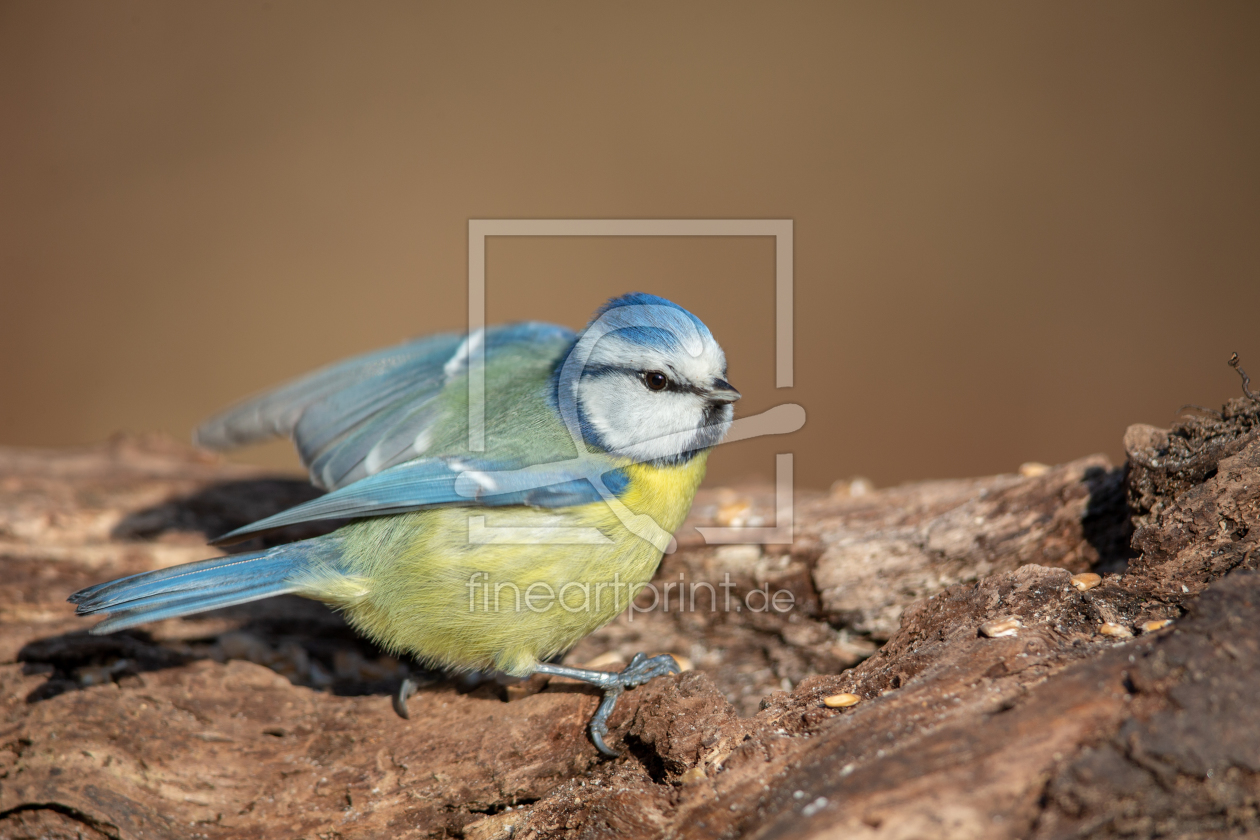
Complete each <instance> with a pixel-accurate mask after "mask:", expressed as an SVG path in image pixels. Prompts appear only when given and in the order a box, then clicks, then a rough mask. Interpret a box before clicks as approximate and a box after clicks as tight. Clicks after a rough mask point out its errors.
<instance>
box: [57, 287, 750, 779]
mask: <svg viewBox="0 0 1260 840" xmlns="http://www.w3.org/2000/svg"><path fill="white" fill-rule="evenodd" d="M739 398H740V393H739V391H738V390H736V389H735V388H734V387H733V386H732V385H731V384H730V383H729V382H728V381H727V362H726V356H725V353H724V352H723V350H722V348H721V346H720V345H719V344H718V342H717V340H716V339H715V338H714V337H713V335H712V333H711V332H710V331H709V329H708V327H706V326H705V324H704V323H703V322H702V321H701V320H700V319H699V318H698V317H696V316H695V315H693V314H692V313H691V312H689V311H688V310H686V309H684V308H683V307H682V306H679V305H678V304H676V303H673V302H672V301H670V300H668V299H666V298H663V297H658V296H656V295H651V294H647V293H642V292H635V293H630V294H625V295H622V296H620V297H616V298H613V299H611V300H609V301H607V302H606V303H605V304H603V305H602V306H601V307H600V308H599V309H598V310H597V311H596V313H595V315H594V317H593V318H592V319H591V321H590V322H589V323H588V324H587V325H586V327H584V328H583V329H582V330H580V331H579V332H576V333H575V332H574V331H572V330H570V329H568V328H566V327H563V326H558V325H554V324H547V323H540V322H518V323H510V324H505V325H499V326H493V327H485V328H478V329H474V330H470V331H467V332H448V333H441V334H437V335H432V336H426V337H422V338H418V339H414V340H411V341H408V342H405V343H403V344H400V345H397V346H394V347H391V348H387V349H384V350H380V351H376V352H373V353H368V354H366V355H362V356H358V357H355V358H351V359H348V360H345V361H342V362H340V363H335V364H333V365H331V366H329V367H326V368H323V369H321V370H317V371H315V372H314V373H311V374H308V375H306V376H304V377H301V378H298V379H296V380H294V381H293V382H291V383H289V384H286V385H283V386H281V387H279V388H277V389H275V390H272V391H269V392H266V393H263V394H261V395H259V396H257V397H254V398H252V399H248V400H246V401H245V402H243V403H241V404H239V405H237V406H235V407H233V408H230V409H228V410H226V411H225V412H223V413H221V414H219V415H217V416H215V417H213V418H211V419H210V420H208V421H206V422H205V423H204V424H203V425H201V426H200V427H199V428H198V429H197V431H196V432H195V434H194V442H195V443H196V444H198V445H199V446H202V447H205V448H209V449H214V450H225V449H231V448H233V447H237V446H241V445H245V444H250V443H255V442H258V441H261V440H264V439H267V438H270V437H276V436H289V437H291V438H292V440H293V441H294V443H295V445H296V447H297V450H298V453H299V455H300V457H301V459H302V462H303V464H304V465H305V466H306V468H307V469H308V471H309V474H310V478H311V481H312V482H313V483H314V484H315V485H317V486H318V487H320V488H322V489H324V490H326V491H328V492H327V493H326V494H325V495H323V496H320V497H317V498H315V499H313V500H311V501H308V502H306V503H304V504H300V505H297V506H296V507H293V508H290V509H288V510H285V511H282V512H280V513H278V514H276V515H274V516H269V517H267V518H265V519H262V520H259V521H257V522H254V523H252V524H250V525H246V526H244V527H242V528H238V529H236V530H234V531H232V532H230V533H228V534H225V535H223V536H222V537H220V538H218V539H217V540H214V541H213V543H214V544H218V545H227V544H231V543H234V542H239V541H241V540H244V539H249V538H251V537H254V536H257V535H260V534H263V533H267V532H270V531H274V530H277V529H280V528H284V527H287V526H290V525H294V524H297V523H303V522H311V521H317V520H329V519H336V520H350V521H349V522H348V524H345V525H343V526H342V527H340V528H338V529H337V530H335V531H332V532H331V533H328V534H325V535H322V536H318V537H314V538H311V539H305V540H299V541H295V542H289V543H285V544H281V545H277V546H275V547H272V548H268V549H265V550H260V551H253V552H248V553H241V554H233V555H228V556H223V557H215V558H212V559H207V560H202V561H199V562H194V563H189V564H185V565H181V566H175V567H171V568H167V569H161V570H157V571H151V572H146V573H142V574H137V575H132V576H130V577H124V578H120V579H118V580H114V581H110V582H106V583H102V584H98V585H96V586H92V587H89V588H86V589H83V590H80V591H78V592H76V593H74V594H73V595H71V596H70V599H69V600H70V601H71V602H72V603H74V604H75V605H76V613H77V614H79V615H104V616H106V618H105V620H104V621H102V622H100V623H98V624H96V625H95V626H94V627H93V628H91V632H92V633H94V634H102V633H111V632H114V631H117V630H122V629H124V628H129V627H134V626H136V625H139V624H142V623H145V622H151V621H158V620H162V619H167V618H173V617H178V616H186V615H191V614H195V613H199V612H203V611H206V610H213V609H217V608H221V607H227V606H232V605H236V604H242V603H246V602H250V601H255V600H259V599H263V598H269V597H272V596H276V595H282V594H293V595H299V596H303V597H306V598H310V599H314V600H317V601H322V602H324V603H326V604H328V605H330V606H331V607H333V608H334V609H336V610H338V611H340V612H341V613H342V614H343V616H344V617H345V619H346V620H347V622H348V623H349V624H350V625H351V626H352V627H353V628H355V629H356V630H357V631H358V632H360V633H361V634H363V635H365V636H367V637H368V638H369V639H371V640H372V641H374V642H376V643H377V644H378V645H380V646H381V647H383V648H384V649H386V650H388V651H390V652H391V653H394V654H398V655H406V656H410V657H411V658H412V659H414V660H416V661H418V662H420V663H423V664H424V665H425V666H427V667H431V668H435V669H441V670H444V671H448V672H453V673H460V672H463V673H468V672H481V673H486V672H491V673H497V674H500V675H506V676H507V677H514V678H525V677H529V676H531V675H533V674H546V675H549V676H554V677H567V678H570V679H575V680H579V681H582V682H586V683H589V684H592V685H594V686H595V687H597V688H598V689H600V690H601V691H602V692H603V697H602V699H601V701H600V703H599V705H598V707H597V709H596V711H595V713H594V715H593V716H592V718H591V720H590V723H589V725H588V732H589V735H590V738H591V740H592V742H593V744H594V746H595V747H596V748H597V749H598V751H599V752H600V753H602V754H603V755H605V756H610V757H612V756H616V755H618V753H617V751H616V750H613V749H612V748H610V747H609V746H608V743H607V737H608V729H607V721H608V717H609V715H610V714H611V713H612V711H613V708H614V707H615V704H616V702H617V699H618V697H620V696H621V695H622V693H623V692H624V691H626V690H627V689H632V688H635V687H638V686H640V685H643V684H645V683H646V682H648V681H649V680H651V679H653V678H655V677H657V676H664V675H667V674H674V673H677V672H678V665H677V663H676V661H675V660H674V658H673V657H672V656H670V655H669V654H662V655H657V656H652V657H648V656H646V655H645V654H643V653H639V654H637V655H635V656H634V657H633V658H632V659H631V661H630V662H629V663H628V664H627V666H626V667H625V668H624V669H623V670H621V671H620V672H609V671H600V670H594V669H585V668H578V667H572V666H566V665H563V664H561V661H562V657H563V655H564V654H565V653H566V652H567V651H568V650H569V649H570V648H572V646H573V645H574V644H576V643H577V642H578V641H579V640H580V639H582V638H583V637H585V636H586V635H587V634H589V633H591V632H592V631H594V630H596V629H597V628H599V627H601V626H603V625H604V624H606V623H607V622H609V621H611V620H612V619H613V618H615V617H616V616H617V615H618V614H620V613H621V612H622V611H624V610H625V609H626V608H627V607H628V606H629V604H630V602H631V601H632V600H633V598H634V595H635V593H636V592H637V591H638V590H639V588H641V587H643V586H644V585H646V584H647V583H649V582H650V580H651V579H652V576H653V574H654V573H655V571H656V569H657V567H658V566H659V564H660V561H661V558H662V556H663V553H664V552H665V551H666V550H667V547H668V545H669V542H670V539H671V536H672V534H673V533H674V532H675V531H676V530H677V529H678V528H679V527H680V526H681V525H682V523H683V520H684V519H685V518H686V516H687V513H688V511H689V510H690V507H691V504H692V501H693V499H694V497H695V493H696V490H697V487H698V486H699V484H700V482H701V480H702V478H703V476H704V472H705V467H706V463H707V460H708V457H709V453H710V451H711V450H712V449H713V447H714V446H716V445H717V444H718V443H720V442H721V440H722V438H723V437H724V436H725V434H726V432H727V431H728V429H729V428H730V425H731V422H732V419H733V414H734V410H733V403H734V402H735V401H736V400H738V399H739ZM415 690H416V685H415V683H414V682H413V681H412V680H411V679H410V678H408V679H406V680H404V682H403V684H402V686H401V687H400V689H399V691H398V693H397V694H396V695H395V697H394V707H395V709H397V710H398V712H399V714H400V715H402V716H403V717H407V707H406V704H407V700H408V698H409V697H410V696H411V695H412V694H413V693H414V692H415Z"/></svg>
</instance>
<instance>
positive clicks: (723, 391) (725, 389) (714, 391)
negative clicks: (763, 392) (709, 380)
mask: <svg viewBox="0 0 1260 840" xmlns="http://www.w3.org/2000/svg"><path fill="white" fill-rule="evenodd" d="M705 396H706V397H708V398H709V400H710V401H712V402H715V403H733V402H735V400H737V399H739V397H740V393H739V391H736V390H735V388H734V386H732V385H731V383H729V382H727V381H726V380H725V379H715V380H713V384H712V385H711V386H709V388H708V390H706V391H705Z"/></svg>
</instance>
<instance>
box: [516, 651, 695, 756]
mask: <svg viewBox="0 0 1260 840" xmlns="http://www.w3.org/2000/svg"><path fill="white" fill-rule="evenodd" d="M678 672H679V668H678V662H677V661H676V660H675V659H674V657H672V656H670V655H669V654H667V653H665V654H661V655H660V656H653V657H651V658H648V657H647V656H646V655H645V654H642V653H636V654H635V655H634V658H633V659H631V660H630V664H629V665H627V666H626V667H625V668H623V669H622V670H621V671H619V672H617V673H610V672H608V671H592V670H588V669H586V668H569V667H566V666H564V665H552V664H551V663H548V662H544V663H541V664H540V665H539V666H538V673H542V674H550V675H552V676H555V677H569V678H570V679H574V680H581V681H582V682H586V683H590V684H592V685H594V686H597V687H599V688H602V689H603V690H604V698H603V699H602V700H600V701H599V707H598V708H596V709H595V714H594V715H593V716H592V717H591V722H590V726H589V728H588V729H589V732H590V735H591V741H592V742H593V743H594V744H595V749H597V750H599V751H600V753H601V754H602V755H604V756H606V757H608V758H616V757H617V756H619V755H620V753H619V752H617V751H616V750H614V749H612V748H611V747H609V746H608V743H607V737H608V718H609V716H610V715H611V714H612V712H613V709H614V708H615V707H616V705H617V698H619V697H621V695H622V693H623V692H625V691H626V689H629V688H638V687H639V686H641V685H643V684H645V683H647V682H648V681H650V680H652V679H653V678H655V677H663V676H667V675H669V674H677V673H678Z"/></svg>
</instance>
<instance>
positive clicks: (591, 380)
mask: <svg viewBox="0 0 1260 840" xmlns="http://www.w3.org/2000/svg"><path fill="white" fill-rule="evenodd" d="M557 396H558V398H559V402H560V408H561V411H562V413H565V412H570V414H566V416H565V420H566V422H567V423H568V424H569V426H570V428H571V429H573V428H575V426H576V427H579V428H580V429H581V434H582V437H583V439H584V440H585V442H586V443H587V444H588V445H590V446H593V447H595V448H597V449H601V450H604V451H607V452H612V453H614V454H617V455H621V456H623V457H626V458H629V459H631V460H633V461H636V462H650V463H655V464H677V463H681V462H683V461H686V460H688V459H689V458H690V457H691V456H692V455H694V454H695V453H696V452H699V451H702V450H705V449H708V448H709V447H711V446H714V445H716V444H717V443H718V442H719V441H721V439H722V437H723V436H724V435H725V434H726V431H727V429H728V428H730V425H731V419H732V417H733V415H734V409H733V408H732V406H731V403H733V402H735V400H738V399H739V396H740V394H739V391H736V390H735V389H734V388H733V387H732V386H731V384H730V383H729V382H727V381H726V354H724V353H723V352H722V348H721V347H720V346H719V345H718V343H717V341H716V340H715V339H714V338H713V334H712V333H710V332H709V329H708V327H706V326H705V325H704V322H702V321H701V320H700V319H699V318H697V317H696V316H695V315H692V314H691V313H690V312H688V311H687V310H686V309H683V308H682V307H681V306H679V305H678V304H676V303H673V302H671V301H668V300H666V299H665V298H661V297H657V296H655V295H649V294H642V293H633V294H628V295H622V296H621V297H618V298H613V299H612V300H610V301H608V303H606V304H604V306H603V307H601V308H600V309H599V311H598V312H596V313H595V317H594V318H593V319H592V320H591V322H590V324H588V325H587V326H586V328H585V329H584V330H583V331H582V332H581V333H580V334H579V335H578V337H577V340H576V341H575V343H574V346H573V348H572V349H571V350H570V351H569V354H568V356H567V357H566V359H565V361H564V363H563V364H562V366H561V368H560V369H559V371H558V388H557Z"/></svg>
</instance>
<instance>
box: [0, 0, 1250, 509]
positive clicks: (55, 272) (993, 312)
mask: <svg viewBox="0 0 1260 840" xmlns="http://www.w3.org/2000/svg"><path fill="white" fill-rule="evenodd" d="M1258 44H1260V4H1257V3H1255V2H1254V0H1241V2H1214V3H1209V4H1192V3H1156V2H1151V0H1136V1H1135V2H1124V3H1120V2H1112V3H1099V2H1095V1H1094V0H1090V1H1089V2H1057V0H1056V2H1041V3H1027V2H1026V3H1010V2H1005V0H1003V2H992V3H974V2H968V3H950V4H942V3H935V2H923V3H896V4H888V3H833V2H826V3H777V2H776V3H759V4H752V3H743V4H734V3H729V2H714V3H685V4H678V3H672V2H667V3H657V4H648V3H633V4H631V3H619V4H612V3H601V4H589V3H582V2H573V3H543V4H537V3H529V4H518V3H507V2H503V3H493V4H472V3H459V4H455V3H415V2H405V3H403V2H400V3H383V2H370V3H361V2H356V3H349V2H338V3H333V2H310V0H300V2H267V3H263V2H253V3H225V2H202V3H169V2H164V0H163V2H95V0H92V1H91V2H88V1H87V0H85V1H84V2H49V0H30V2H3V3H0V109H2V110H0V113H2V114H3V117H2V119H0V284H2V286H0V291H2V305H0V388H2V390H0V443H3V444H20V445H40V446H52V445H64V444H75V443H82V442H89V441H95V440H99V439H101V438H103V437H105V436H107V435H108V434H110V433H111V432H113V431H114V430H133V431H142V430H151V429H158V430H165V431H167V432H170V433H171V434H173V435H176V436H178V437H180V438H186V436H187V435H188V433H189V432H190V430H191V428H192V427H193V425H195V423H196V422H197V421H198V420H199V419H200V418H202V417H204V416H206V415H208V414H210V413H212V412H214V411H215V410H217V409H219V408H221V407H223V406H225V405H226V404H228V403H230V402H233V401H234V400H236V399H238V398H240V397H243V396H245V395H247V394H249V393H251V392H253V391H256V390H258V389H261V388H264V387H266V386H268V385H271V384H274V383H277V382H279V381H281V380H283V379H285V378H286V377H289V376H293V375H296V374H299V373H302V372H305V371H307V370H309V369H311V368H313V367H315V366H318V365H320V364H323V363H326V362H329V361H332V360H335V359H338V358H340V357H344V356H346V355H349V354H352V353H356V352H360V351H363V350H367V349H369V348H373V347H377V346H380V345H384V344H389V343H393V342H396V341H399V340H401V339H403V338H405V337H408V336H411V335H415V334H419V333H424V332H427V331H432V330H436V329H440V328H450V327H456V326H461V325H462V324H463V323H464V317H465V306H466V303H465V278H466V273H467V257H466V254H467V222H468V219H469V218H517V217H527V218H547V217H564V218H569V217H577V218H599V217H613V218H622V217H649V218H660V217H666V218H669V217H685V218H709V217H735V218H740V217H747V218H791V219H794V220H795V224H796V228H795V231H796V249H795V259H796V387H795V388H792V389H790V390H783V391H776V390H775V388H774V366H773V285H772V283H773V246H772V243H771V241H770V240H768V239H767V240H761V239H757V240H728V239H712V240H709V239H694V240H655V239H653V240H643V239H601V240H583V239H557V240H529V239H499V240H492V242H491V245H490V249H489V257H488V263H487V274H488V295H489V317H490V319H491V320H492V321H500V320H508V319H524V318H535V319H547V320H552V321H558V322H561V323H565V324H569V325H572V326H578V325H580V324H582V323H583V322H584V321H585V320H586V318H587V317H589V315H590V313H591V311H592V310H593V309H594V308H595V307H596V305H597V304H598V303H599V302H601V301H602V300H603V299H605V298H607V297H609V296H611V295H614V294H617V293H620V292H624V291H629V290H636V289H637V290H644V291H651V292H655V293H658V294H662V295H665V296H667V297H670V298H672V299H674V300H676V301H678V302H679V303H682V304H683V305H685V306H687V307H689V308H691V309H692V310H693V311H695V312H696V313H697V314H699V315H700V316H701V317H702V318H703V319H704V320H705V321H706V322H707V323H708V324H709V325H710V327H711V328H712V329H713V332H714V334H715V335H716V336H717V337H718V339H719V340H720V341H721V342H722V343H723V344H724V345H725V347H726V348H727V351H728V355H729V358H730V368H731V380H732V381H733V382H734V383H735V384H736V385H737V386H738V387H739V388H740V389H741V390H743V391H744V393H745V394H746V395H747V397H746V399H745V400H744V401H743V402H742V403H741V404H740V408H741V409H742V410H743V412H744V413H750V412H753V411H758V410H762V409H765V408H767V407H769V406H771V405H774V404H776V403H779V402H786V401H794V402H799V403H801V404H803V405H804V406H805V407H806V409H807V411H808V416H809V419H808V422H807V425H806V427H805V428H804V429H803V430H802V431H801V432H798V433H797V434H795V435H793V436H791V437H790V438H778V439H763V440H756V441H751V442H747V443H742V444H738V445H734V446H731V447H729V448H728V449H723V450H722V451H721V452H720V453H719V454H718V455H716V456H715V457H714V459H713V461H712V468H711V472H710V475H711V476H712V479H713V480H714V481H718V482H722V481H731V480H736V479H739V478H742V477H747V476H751V475H757V474H760V475H763V476H769V475H771V474H772V473H773V465H774V459H773V453H774V452H776V451H788V450H790V451H793V452H796V453H797V458H796V470H797V483H798V484H800V485H802V486H809V485H813V486H824V487H825V486H826V485H827V484H829V483H830V482H831V481H832V480H833V479H836V478H839V477H845V476H852V475H858V474H860V475H865V476H868V477H870V478H872V479H873V480H874V481H875V482H876V483H877V484H880V485H884V484H889V483H893V482H899V481H903V480H907V479H912V478H925V477H939V476H959V475H979V474H985V473H992V472H1000V471H1011V470H1014V469H1015V468H1016V467H1018V465H1019V464H1020V463H1021V462H1023V461H1028V460H1039V461H1046V462H1056V461H1062V460H1066V459H1070V458H1073V457H1076V456H1079V455H1084V454H1087V453H1090V452H1096V451H1105V452H1107V453H1108V454H1110V455H1111V456H1112V457H1113V458H1116V459H1119V458H1120V457H1121V452H1120V438H1121V435H1122V434H1123V431H1124V428H1125V426H1126V425H1127V424H1129V423H1132V422H1139V421H1141V422H1150V423H1155V424H1162V425H1166V424H1167V423H1168V422H1170V421H1171V420H1172V419H1173V418H1174V416H1175V415H1176V412H1177V410H1178V407H1179V406H1180V405H1181V404H1183V403H1187V402H1196V403H1202V404H1205V405H1218V404H1219V403H1220V402H1222V401H1223V400H1224V399H1226V398H1227V397H1230V396H1233V395H1235V394H1237V393H1238V381H1237V378H1236V377H1235V376H1234V374H1233V373H1232V372H1231V371H1230V370H1229V369H1228V368H1227V367H1226V365H1225V360H1226V359H1227V358H1228V355H1229V353H1230V352H1231V351H1233V350H1237V351H1238V352H1239V353H1240V354H1242V356H1243V360H1244V367H1246V366H1248V365H1250V367H1251V368H1252V369H1253V372H1255V373H1257V374H1260V336H1258V335H1257V327H1258V326H1260V282H1258V277H1260V273H1258V271H1257V269H1258V268H1260V47H1258V46H1257V45H1258ZM245 457H249V458H254V459H256V460H261V461H263V462H265V463H271V464H295V463H296V461H295V460H294V459H292V456H291V455H289V454H288V450H287V445H284V444H278V445H275V446H269V447H263V448H260V449H257V450H254V451H252V452H247V453H245Z"/></svg>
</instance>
